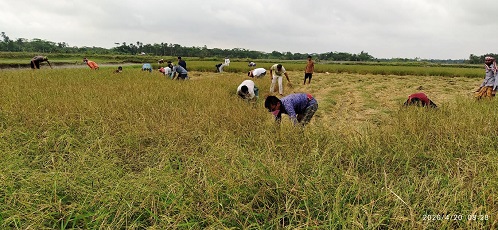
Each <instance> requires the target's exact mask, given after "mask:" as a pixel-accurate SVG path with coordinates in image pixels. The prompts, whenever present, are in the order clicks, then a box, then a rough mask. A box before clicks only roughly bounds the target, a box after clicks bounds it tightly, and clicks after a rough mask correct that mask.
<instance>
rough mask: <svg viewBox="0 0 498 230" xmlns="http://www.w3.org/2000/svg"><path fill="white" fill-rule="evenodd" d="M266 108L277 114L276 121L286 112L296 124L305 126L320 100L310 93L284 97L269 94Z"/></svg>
mask: <svg viewBox="0 0 498 230" xmlns="http://www.w3.org/2000/svg"><path fill="white" fill-rule="evenodd" d="M265 108H266V109H268V112H271V113H272V114H273V115H274V116H275V121H277V122H278V123H280V121H281V119H282V114H283V113H284V114H287V115H289V117H290V119H291V121H292V122H293V123H294V125H296V124H300V125H302V126H305V125H306V124H308V123H309V122H310V120H311V118H312V117H313V115H314V114H315V112H316V110H317V109H318V102H317V101H316V100H315V98H313V96H311V94H309V93H296V94H289V95H287V96H285V97H283V98H282V99H278V98H277V97H275V96H268V97H267V98H266V100H265Z"/></svg>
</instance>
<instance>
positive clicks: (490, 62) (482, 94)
mask: <svg viewBox="0 0 498 230" xmlns="http://www.w3.org/2000/svg"><path fill="white" fill-rule="evenodd" d="M42 62H47V63H48V65H49V66H50V68H52V65H51V64H50V62H49V60H48V58H47V57H46V56H35V57H33V58H32V59H31V68H32V69H40V63H42ZM83 62H84V63H85V64H87V65H88V67H89V68H90V69H92V70H98V69H99V66H98V64H97V63H95V62H94V61H91V60H88V59H87V58H86V57H85V58H83ZM158 64H159V65H160V67H159V69H158V71H159V72H160V73H162V74H164V75H165V76H168V77H170V78H171V79H175V77H176V79H177V80H186V79H189V77H188V71H187V63H186V62H185V61H184V60H183V59H182V58H181V57H178V64H177V65H173V63H172V62H171V61H167V62H166V65H165V66H164V67H162V66H161V65H163V64H164V60H163V59H161V60H159V61H158ZM229 64H230V59H228V57H226V58H225V62H224V63H223V64H220V65H216V69H217V72H223V67H225V66H228V65H229ZM248 66H250V67H256V64H255V63H254V62H250V63H249V65H248ZM484 67H485V73H486V74H485V78H484V80H483V82H482V84H481V85H480V86H479V88H478V89H477V90H476V92H475V97H476V98H477V99H483V98H493V97H494V96H495V94H496V88H497V86H498V66H497V64H496V60H495V58H494V57H491V56H487V57H485V60H484ZM314 68H315V63H314V61H313V60H312V58H311V56H308V59H307V62H306V66H305V68H304V69H305V70H304V81H303V84H304V85H305V84H306V80H308V84H311V78H312V77H313V72H314ZM142 70H143V71H149V72H152V66H151V65H150V64H149V63H145V64H144V65H143V66H142ZM122 71H123V68H122V67H121V66H119V67H118V69H117V70H116V71H115V73H121V72H122ZM266 72H267V70H266V69H265V68H254V69H252V70H250V71H249V72H248V73H247V76H248V77H250V78H262V77H264V76H266ZM269 72H270V79H271V86H270V96H267V97H266V98H265V102H264V106H265V108H266V109H267V110H268V112H270V113H272V114H273V116H274V117H275V120H276V121H277V122H280V120H281V118H282V114H287V115H288V116H289V118H290V120H291V121H292V123H293V124H294V125H298V124H299V125H302V126H305V125H306V124H308V123H309V122H310V120H311V118H312V117H313V115H314V114H315V112H316V111H317V110H318V102H317V100H316V99H315V98H314V97H313V96H312V95H311V94H309V93H293V94H289V95H287V96H284V87H283V76H285V78H286V79H287V82H288V83H289V84H291V81H290V79H289V75H288V74H287V72H286V70H285V67H284V66H283V65H282V64H274V65H272V66H271V67H270V68H269ZM277 84H278V94H279V95H280V97H281V98H279V97H277V96H274V95H273V94H274V93H275V92H274V90H275V86H276V85H277ZM237 95H238V96H239V97H240V98H242V99H244V100H247V101H253V100H254V101H255V100H257V99H258V98H259V89H258V87H257V86H256V85H255V83H254V81H252V80H244V81H243V82H242V83H241V84H240V85H239V86H238V87H237ZM403 105H405V106H410V105H416V106H421V107H429V108H437V105H436V104H435V103H434V102H433V101H432V100H430V99H429V98H428V97H427V95H426V94H424V93H422V92H418V93H414V94H411V95H409V96H408V99H407V100H406V101H405V103H404V104H403Z"/></svg>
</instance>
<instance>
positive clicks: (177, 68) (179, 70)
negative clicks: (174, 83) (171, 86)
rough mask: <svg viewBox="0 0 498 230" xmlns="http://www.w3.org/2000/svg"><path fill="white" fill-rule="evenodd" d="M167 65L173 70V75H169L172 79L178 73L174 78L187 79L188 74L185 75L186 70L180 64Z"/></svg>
mask: <svg viewBox="0 0 498 230" xmlns="http://www.w3.org/2000/svg"><path fill="white" fill-rule="evenodd" d="M168 67H169V68H171V70H172V71H173V77H171V79H172V80H174V79H175V77H176V74H178V77H177V78H176V80H180V79H182V80H187V79H188V75H187V74H188V72H187V70H186V69H185V68H183V67H182V66H180V65H175V66H173V64H169V65H168Z"/></svg>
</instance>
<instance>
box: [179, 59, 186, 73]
mask: <svg viewBox="0 0 498 230" xmlns="http://www.w3.org/2000/svg"><path fill="white" fill-rule="evenodd" d="M178 65H179V66H181V67H183V68H184V69H185V70H187V62H185V61H184V60H182V57H180V56H178Z"/></svg>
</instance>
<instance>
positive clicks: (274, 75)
mask: <svg viewBox="0 0 498 230" xmlns="http://www.w3.org/2000/svg"><path fill="white" fill-rule="evenodd" d="M283 75H285V77H286V78H287V81H288V82H290V80H289V75H287V72H285V68H284V67H283V66H282V64H275V65H273V66H272V67H271V68H270V77H271V86H270V93H273V92H274V89H275V84H276V83H277V81H278V92H279V93H280V95H284V86H283V84H282V76H283Z"/></svg>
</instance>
